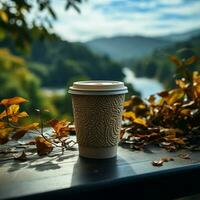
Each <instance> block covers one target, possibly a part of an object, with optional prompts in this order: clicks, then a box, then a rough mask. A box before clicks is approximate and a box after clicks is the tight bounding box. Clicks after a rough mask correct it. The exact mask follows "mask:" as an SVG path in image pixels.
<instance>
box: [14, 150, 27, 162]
mask: <svg viewBox="0 0 200 200" xmlns="http://www.w3.org/2000/svg"><path fill="white" fill-rule="evenodd" d="M14 159H15V160H19V161H22V162H24V161H26V160H27V157H26V153H25V152H24V151H22V152H19V153H17V154H15V155H14Z"/></svg>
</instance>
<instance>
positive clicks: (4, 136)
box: [0, 128, 13, 144]
mask: <svg viewBox="0 0 200 200" xmlns="http://www.w3.org/2000/svg"><path fill="white" fill-rule="evenodd" d="M12 131H13V128H2V129H0V144H5V143H7V142H8V140H9V135H10V133H11V132H12Z"/></svg>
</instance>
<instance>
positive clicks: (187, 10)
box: [54, 0, 200, 41]
mask: <svg viewBox="0 0 200 200" xmlns="http://www.w3.org/2000/svg"><path fill="white" fill-rule="evenodd" d="M117 1H118V0H95V1H92V0H89V1H87V2H86V3H83V4H81V6H80V8H81V14H78V13H77V12H76V11H74V10H73V9H70V10H69V11H67V12H66V11H64V4H63V3H64V2H63V3H60V4H58V3H56V4H55V5H54V9H55V10H57V15H58V21H57V22H55V24H54V29H55V32H56V33H58V34H59V35H60V36H61V37H62V38H63V39H66V40H70V41H86V40H89V39H91V38H95V37H102V36H106V37H109V36H113V35H127V34H128V35H135V34H141V35H151V36H154V35H163V34H169V33H174V32H182V31H187V30H190V29H194V28H197V27H199V26H200V15H198V12H199V10H200V2H199V1H196V2H195V3H194V4H192V3H191V4H189V5H184V4H181V0H173V1H167V0H159V1H157V2H160V3H162V4H168V5H169V4H170V7H168V6H165V7H163V6H162V7H161V8H159V7H158V8H157V9H156V10H155V11H152V12H141V11H137V10H134V11H133V12H130V11H129V12H126V10H123V9H121V10H116V11H115V12H105V11H104V10H103V9H97V8H96V7H97V6H99V7H100V6H105V5H106V6H110V3H112V2H117ZM56 2H58V1H56ZM118 2H120V0H119V1H118ZM127 2H128V1H127ZM155 2H156V1H150V4H145V2H140V3H138V4H137V6H140V7H141V8H145V5H146V6H148V8H155V6H156V4H155ZM169 2H170V3H169ZM172 2H173V3H172ZM129 3H130V4H131V2H129ZM134 4H135V5H136V3H135V2H134ZM173 4H175V5H177V4H180V5H179V6H172V5H173ZM132 5H133V4H132ZM163 14H180V15H187V16H193V15H198V16H197V17H196V18H195V19H193V18H188V19H187V20H180V19H173V20H172V19H162V20H161V19H160V17H161V16H162V15H163Z"/></svg>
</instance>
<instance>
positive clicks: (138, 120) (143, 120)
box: [134, 118, 147, 126]
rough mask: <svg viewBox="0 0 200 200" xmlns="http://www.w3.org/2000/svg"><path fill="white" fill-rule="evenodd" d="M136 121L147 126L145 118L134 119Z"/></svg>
mask: <svg viewBox="0 0 200 200" xmlns="http://www.w3.org/2000/svg"><path fill="white" fill-rule="evenodd" d="M134 123H136V124H140V125H143V126H147V121H146V120H145V119H142V118H136V119H134Z"/></svg>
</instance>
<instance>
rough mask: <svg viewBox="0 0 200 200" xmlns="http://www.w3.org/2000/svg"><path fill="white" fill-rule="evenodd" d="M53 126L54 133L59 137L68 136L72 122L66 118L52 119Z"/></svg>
mask: <svg viewBox="0 0 200 200" xmlns="http://www.w3.org/2000/svg"><path fill="white" fill-rule="evenodd" d="M49 124H50V125H51V127H52V128H53V129H54V133H55V135H56V136H57V137H58V138H62V137H67V136H68V135H69V133H70V130H71V129H70V128H69V124H70V122H68V121H66V120H61V121H58V120H51V121H50V122H49Z"/></svg>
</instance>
